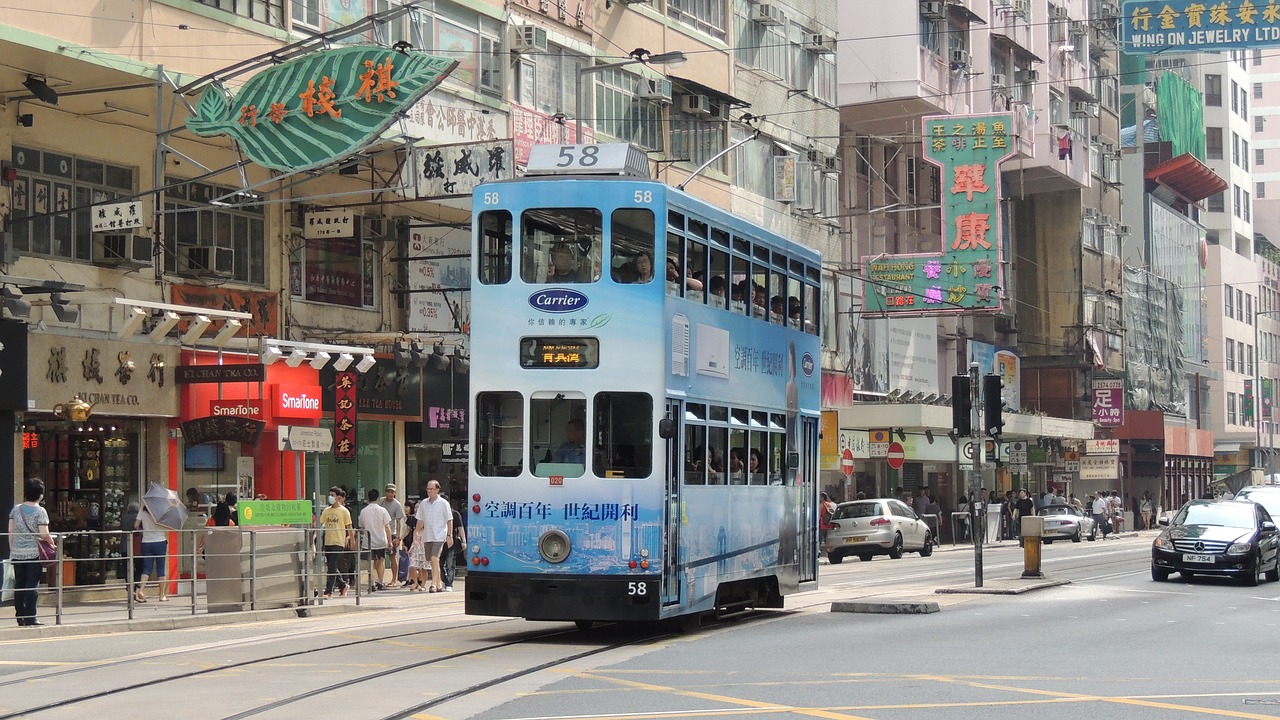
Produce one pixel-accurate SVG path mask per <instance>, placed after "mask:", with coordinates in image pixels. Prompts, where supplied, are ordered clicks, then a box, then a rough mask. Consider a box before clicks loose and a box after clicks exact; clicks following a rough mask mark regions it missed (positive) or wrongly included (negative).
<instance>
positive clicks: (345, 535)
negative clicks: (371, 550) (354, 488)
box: [319, 487, 355, 598]
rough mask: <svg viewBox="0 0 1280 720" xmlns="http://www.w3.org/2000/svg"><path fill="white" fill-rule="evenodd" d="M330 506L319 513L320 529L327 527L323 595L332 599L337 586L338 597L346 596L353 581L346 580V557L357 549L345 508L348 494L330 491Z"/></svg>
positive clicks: (338, 490)
mask: <svg viewBox="0 0 1280 720" xmlns="http://www.w3.org/2000/svg"><path fill="white" fill-rule="evenodd" d="M328 500H329V507H327V508H325V509H324V512H322V513H320V520H319V523H320V527H322V528H324V564H325V570H326V572H327V577H326V578H325V583H324V596H325V598H329V597H332V596H333V589H334V587H337V588H338V597H346V595H347V588H348V587H350V586H351V582H350V581H349V580H348V579H347V578H348V575H347V573H346V569H347V563H346V560H347V558H346V555H347V554H348V553H349V552H350V551H351V550H354V549H355V536H354V534H353V530H352V529H351V511H350V510H348V509H347V508H346V504H347V491H345V490H343V489H342V488H340V487H333V488H329V497H328Z"/></svg>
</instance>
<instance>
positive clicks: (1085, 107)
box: [1071, 100, 1092, 117]
mask: <svg viewBox="0 0 1280 720" xmlns="http://www.w3.org/2000/svg"><path fill="white" fill-rule="evenodd" d="M1091 114H1092V113H1091V112H1090V111H1089V103H1087V102H1085V101H1083V100H1072V101H1071V117H1089V115H1091Z"/></svg>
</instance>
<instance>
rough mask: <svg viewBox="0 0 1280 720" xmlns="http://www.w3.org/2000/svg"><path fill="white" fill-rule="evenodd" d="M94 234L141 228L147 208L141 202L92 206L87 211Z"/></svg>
mask: <svg viewBox="0 0 1280 720" xmlns="http://www.w3.org/2000/svg"><path fill="white" fill-rule="evenodd" d="M89 216H90V217H91V218H93V231H94V232H120V231H121V230H132V229H134V228H140V227H142V226H143V221H144V219H145V218H146V217H147V208H146V206H145V205H144V204H143V203H142V201H141V200H134V201H132V202H122V203H107V204H105V205H94V206H93V207H92V208H91V209H90V210H89Z"/></svg>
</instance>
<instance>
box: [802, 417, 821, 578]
mask: <svg viewBox="0 0 1280 720" xmlns="http://www.w3.org/2000/svg"><path fill="white" fill-rule="evenodd" d="M800 442H801V445H800V447H801V448H802V449H801V451H800V482H799V485H800V517H801V518H803V520H802V521H801V528H800V530H801V532H802V533H803V537H801V538H800V582H802V583H804V582H814V581H816V580H817V579H818V530H817V527H818V524H817V523H818V520H817V518H818V418H812V417H804V418H801V419H800Z"/></svg>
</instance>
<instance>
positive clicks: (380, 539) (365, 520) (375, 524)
mask: <svg viewBox="0 0 1280 720" xmlns="http://www.w3.org/2000/svg"><path fill="white" fill-rule="evenodd" d="M360 532H362V533H366V536H367V537H368V538H369V541H368V542H369V555H370V556H371V557H372V558H373V577H372V578H371V579H370V582H369V592H374V591H376V590H385V589H386V586H384V585H383V584H382V573H383V571H384V570H385V569H386V564H385V560H386V557H387V548H390V547H391V515H390V513H388V512H387V509H386V508H384V507H382V505H380V504H378V491H377V489H370V490H369V504H367V505H365V506H364V509H363V510H361V511H360ZM392 579H393V580H394V579H395V578H392ZM356 580H357V581H358V580H359V576H357V577H356Z"/></svg>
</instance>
